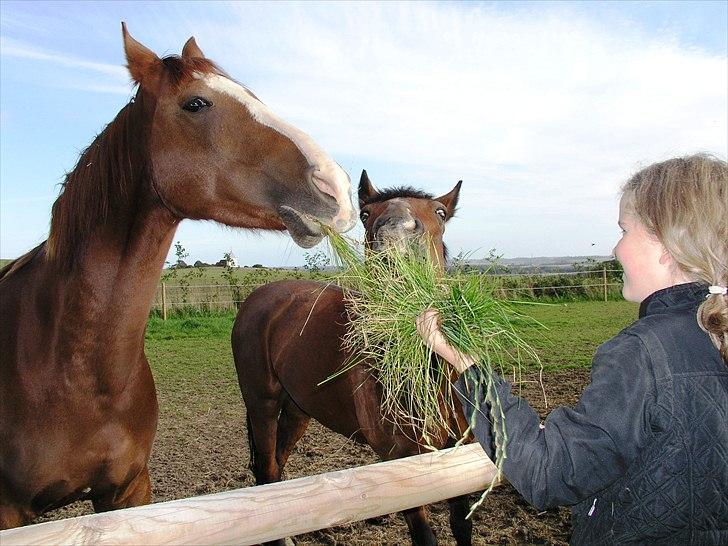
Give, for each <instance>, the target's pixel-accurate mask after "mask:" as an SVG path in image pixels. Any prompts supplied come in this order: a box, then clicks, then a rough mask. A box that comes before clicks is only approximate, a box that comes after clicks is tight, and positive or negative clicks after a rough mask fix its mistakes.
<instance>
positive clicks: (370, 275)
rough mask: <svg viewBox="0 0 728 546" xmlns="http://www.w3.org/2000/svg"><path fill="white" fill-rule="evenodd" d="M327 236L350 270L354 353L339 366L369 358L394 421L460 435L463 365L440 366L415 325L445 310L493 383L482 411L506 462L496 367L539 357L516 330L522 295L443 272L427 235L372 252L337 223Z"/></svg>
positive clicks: (426, 433)
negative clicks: (500, 294) (459, 373)
mask: <svg viewBox="0 0 728 546" xmlns="http://www.w3.org/2000/svg"><path fill="white" fill-rule="evenodd" d="M328 236H329V243H330V245H331V247H332V250H333V252H334V255H335V257H336V258H337V260H338V262H339V263H340V265H341V266H342V269H343V271H342V272H341V273H340V274H339V275H337V277H336V283H337V284H339V285H340V286H341V287H342V288H343V289H344V293H345V300H346V304H347V307H348V310H349V316H350V319H351V324H350V328H349V330H348V333H347V335H346V337H345V339H344V344H345V347H346V348H347V349H348V350H349V351H350V352H351V354H352V355H353V356H352V358H351V359H350V360H349V361H348V362H347V363H346V365H345V367H344V368H343V369H342V370H340V372H339V373H345V372H346V371H347V370H349V369H350V368H351V367H353V366H355V365H357V364H359V363H365V365H367V366H370V367H371V368H372V370H373V372H374V375H375V377H376V378H377V380H378V381H379V382H380V383H381V386H382V395H383V398H382V410H383V414H384V415H386V416H388V417H389V418H391V419H392V421H393V422H394V423H395V424H397V425H399V426H402V427H407V428H408V430H411V427H415V428H416V429H418V430H419V432H420V433H421V435H422V437H423V438H424V440H425V442H428V443H429V441H430V439H431V438H433V437H440V436H441V434H442V431H443V430H444V431H446V432H447V433H448V434H449V435H451V436H454V437H457V436H456V434H457V433H456V432H455V431H454V430H452V427H451V425H450V423H451V422H452V421H450V419H449V415H450V412H451V411H453V397H455V396H456V394H455V393H454V385H453V384H452V381H453V380H454V378H455V376H454V373H453V371H452V370H451V368H450V366H448V365H444V364H442V363H436V364H435V365H433V361H432V351H431V349H430V347H428V346H427V345H426V344H425V343H424V342H423V341H422V338H421V337H420V336H419V334H418V333H417V327H416V318H417V316H418V315H420V313H422V312H423V311H424V310H425V309H428V308H434V309H436V310H438V311H439V312H440V317H441V324H440V328H441V330H442V332H443V334H444V335H445V337H446V339H447V340H448V342H449V343H450V344H451V345H452V346H453V347H455V348H456V349H458V350H459V351H461V352H462V353H464V354H467V355H471V356H472V357H474V359H475V361H476V364H475V365H476V366H478V367H479V368H480V370H481V372H482V373H481V374H479V375H480V377H481V378H482V381H483V383H484V384H483V385H479V386H475V388H479V387H482V388H483V390H484V392H485V395H486V396H485V402H486V406H487V407H482V408H476V412H478V411H481V412H489V413H490V415H489V416H490V419H491V421H492V423H493V430H494V438H495V444H496V461H495V463H496V466H497V468H498V469H499V470H500V469H501V468H502V465H503V460H504V459H505V457H506V450H505V447H506V440H507V430H506V427H505V421H504V417H503V413H502V409H501V404H500V401H499V400H498V394H497V392H496V390H495V387H494V384H493V381H492V377H493V374H494V373H500V374H508V375H511V374H514V375H515V376H516V378H518V377H519V376H520V371H521V364H522V363H523V362H524V361H525V360H526V359H528V360H535V361H538V357H537V355H536V354H535V352H534V351H533V349H532V348H531V347H530V346H529V345H528V344H527V343H526V342H525V341H524V340H523V339H522V338H521V337H520V335H519V334H518V332H517V331H516V328H515V326H516V325H517V324H522V323H523V322H524V321H526V322H528V320H529V319H528V317H526V316H525V315H524V314H522V313H520V312H519V311H518V310H517V309H516V307H517V303H518V302H509V301H504V300H502V299H498V298H496V297H495V295H494V290H495V286H494V285H493V284H491V283H489V282H488V277H486V276H484V275H462V274H457V273H455V274H447V275H446V274H444V273H443V271H442V268H439V267H436V265H435V264H434V263H433V262H432V260H431V258H430V257H429V253H427V252H424V251H423V250H422V249H423V248H429V244H422V243H423V241H413V242H412V243H411V244H407V245H404V246H396V245H392V246H390V247H389V248H387V249H385V250H383V251H380V252H376V253H375V252H372V253H369V254H368V255H367V256H366V260H364V259H363V258H362V255H361V253H359V252H358V251H357V250H355V248H354V246H352V244H350V243H349V242H348V241H347V240H346V239H344V238H343V237H342V236H341V235H338V234H336V233H334V232H331V231H329V232H328ZM533 322H535V321H533ZM337 375H338V374H337ZM474 415H475V414H474ZM486 415H487V414H486ZM466 435H467V431H466V432H465V433H464V434H463V435H462V438H461V440H463V439H464V438H465V436H466ZM494 483H495V481H494ZM491 487H492V485H491Z"/></svg>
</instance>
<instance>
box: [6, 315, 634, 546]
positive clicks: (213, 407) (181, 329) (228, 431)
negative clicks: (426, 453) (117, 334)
mask: <svg viewBox="0 0 728 546" xmlns="http://www.w3.org/2000/svg"><path fill="white" fill-rule="evenodd" d="M531 311H532V314H534V315H535V316H536V317H537V318H538V319H539V320H540V321H542V322H544V324H546V325H547V326H549V330H548V331H547V332H546V333H545V336H546V337H545V338H544V339H542V340H540V341H539V340H537V341H539V347H540V349H539V352H540V354H541V355H542V358H543V359H544V362H545V364H546V365H547V369H546V370H545V372H544V374H543V381H544V388H545V390H546V394H547V396H548V402H549V408H546V407H545V406H544V398H543V394H542V392H541V388H540V387H539V385H538V383H537V381H538V379H539V374H538V372H537V371H531V372H528V373H527V374H525V375H524V377H523V383H522V385H521V388H522V391H521V392H522V395H523V396H525V397H526V398H527V399H528V400H529V402H530V403H531V404H532V405H533V406H534V407H535V408H536V409H537V410H538V411H539V412H540V413H541V414H542V415H545V414H546V413H547V412H548V411H549V409H551V408H553V407H554V406H556V405H564V404H565V405H569V404H573V403H574V402H575V401H576V400H577V399H578V396H579V395H580V393H581V391H582V390H583V388H584V386H585V385H586V383H587V381H588V374H589V370H588V362H589V361H590V359H591V355H592V354H593V350H594V348H595V347H596V346H597V345H598V344H599V343H600V342H601V341H603V340H604V339H606V338H607V337H608V336H609V335H613V334H612V332H613V331H618V330H619V329H620V328H621V327H622V326H623V325H624V324H626V323H628V322H629V321H631V320H632V317H634V315H635V313H636V307H635V306H634V305H632V304H628V303H625V302H609V303H604V302H578V303H573V304H572V303H569V304H568V305H563V304H560V305H557V306H551V307H544V306H538V307H535V308H532V309H531ZM231 324H232V317H227V318H225V317H222V318H219V319H218V318H215V317H185V318H174V319H171V320H167V321H162V320H161V319H153V320H152V321H151V323H150V325H149V327H148V331H147V340H146V351H147V355H148V357H149V360H150V364H151V367H152V371H153V373H154V377H155V381H156V383H157V393H158V398H159V404H160V421H159V428H158V431H157V437H156V439H155V442H154V449H153V451H152V457H151V460H150V474H151V478H152V490H153V501H154V502H155V503H156V504H154V505H152V506H161V505H163V504H165V503H167V502H169V501H178V500H182V499H186V498H191V497H199V496H200V495H205V497H202V498H207V496H209V495H210V494H225V493H227V492H231V491H236V490H239V489H243V490H247V491H249V492H251V493H252V492H254V491H257V489H256V488H253V487H252V485H253V483H254V480H253V477H252V474H251V473H250V471H249V470H248V468H247V464H248V446H247V437H246V432H245V408H244V405H243V403H242V401H241V399H240V392H239V389H238V387H237V381H236V378H235V372H234V367H233V363H232V356H231V355H230V352H229V335H230V327H231ZM562 365H569V366H572V368H570V369H558V367H560V366H562ZM375 462H377V457H376V455H375V454H374V453H373V451H372V450H371V449H370V448H369V447H367V446H361V445H358V444H356V443H354V442H352V441H350V440H348V439H346V438H344V437H343V436H340V435H338V434H335V433H332V432H330V431H327V430H326V429H324V428H323V427H321V426H319V425H318V424H317V423H312V425H311V427H310V428H309V431H308V432H307V434H306V435H305V436H304V438H303V439H302V440H301V442H300V443H299V444H298V446H297V448H296V451H295V452H294V453H293V455H292V456H291V459H290V461H289V464H288V465H287V467H286V471H287V475H286V479H287V480H288V481H292V480H293V479H297V478H304V477H307V476H311V475H314V474H327V473H330V472H337V471H343V470H346V469H353V468H355V467H366V466H367V465H370V464H372V463H375ZM283 483H286V482H283ZM444 496H445V495H443V497H444ZM441 498H442V497H441ZM473 499H475V496H474V495H473ZM308 501H311V502H312V500H311V499H307V502H308ZM92 511H93V510H92V507H91V503H90V502H88V501H85V502H77V503H74V504H73V505H70V506H68V507H65V508H62V509H58V510H54V511H52V512H50V513H48V514H47V515H46V516H44V517H43V518H39V519H36V520H35V522H34V523H36V524H37V523H39V522H48V521H50V522H52V523H54V524H56V523H59V522H61V521H62V520H67V518H75V517H77V516H83V515H88V514H91V513H92ZM380 513H386V510H383V511H381V512H380ZM110 515H111V513H106V514H103V516H104V517H108V516H110ZM365 517H366V518H367V519H365V520H363V521H359V522H356V523H347V522H343V520H341V522H339V521H335V522H333V523H330V524H329V523H322V524H321V526H322V527H324V526H328V527H326V528H321V529H320V530H318V531H312V532H305V533H304V534H302V535H301V534H298V535H295V537H294V541H295V542H296V544H297V545H299V546H314V545H316V546H318V545H335V544H347V545H352V546H369V545H371V544H386V545H395V544H402V543H403V542H404V543H406V540H405V539H404V538H403V537H407V536H408V532H407V527H406V525H405V522H404V519H403V518H402V517H401V516H400V515H399V514H392V515H387V516H375V517H369V516H365ZM473 518H474V520H473V523H474V530H475V531H474V537H473V543H474V544H475V545H476V546H485V545H488V544H522V543H540V544H555V545H564V544H566V543H567V542H568V538H569V534H570V523H569V514H568V510H567V509H564V508H561V509H557V510H548V511H545V512H540V511H538V510H536V509H534V508H532V507H531V506H529V505H528V504H527V503H526V502H525V501H524V500H523V499H522V498H521V497H520V496H519V495H518V493H517V492H516V491H515V490H514V489H513V488H512V487H511V486H510V485H509V484H507V483H506V484H503V485H502V486H500V487H497V488H496V489H494V491H493V492H492V493H491V494H490V497H489V498H488V499H487V500H486V502H485V504H484V505H483V507H481V509H479V510H478V511H477V512H476V513H475V514H474V516H473ZM430 519H431V521H432V523H433V529H434V530H435V532H436V534H437V537H438V540H439V543H440V544H441V545H446V546H447V545H452V544H454V540H453V539H452V536H451V535H450V532H449V525H448V510H447V505H446V503H445V502H435V503H434V504H431V505H430ZM71 521H74V520H71ZM289 536H290V535H289ZM0 542H2V543H3V544H5V539H4V537H3V538H2V539H0ZM56 542H58V541H56ZM218 542H219V541H218ZM127 543H128V542H127Z"/></svg>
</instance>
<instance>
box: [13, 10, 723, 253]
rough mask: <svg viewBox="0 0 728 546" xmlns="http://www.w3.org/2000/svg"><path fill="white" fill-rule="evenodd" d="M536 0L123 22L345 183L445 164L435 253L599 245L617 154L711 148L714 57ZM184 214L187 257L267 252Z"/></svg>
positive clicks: (620, 163)
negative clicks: (194, 63)
mask: <svg viewBox="0 0 728 546" xmlns="http://www.w3.org/2000/svg"><path fill="white" fill-rule="evenodd" d="M550 6H551V7H542V6H541V5H540V4H534V5H532V7H531V8H529V9H519V10H516V9H512V8H510V6H509V5H508V4H507V3H506V4H503V5H500V4H494V5H482V4H468V3H432V2H428V3H389V2H385V3H371V2H366V3H364V2H360V3H344V2H337V3H331V2H328V3H324V4H321V3H308V2H306V3H288V2H286V3H249V2H244V3H237V2H232V3H228V4H220V3H215V4H210V5H209V7H207V8H206V10H205V11H204V12H202V15H201V12H200V4H186V3H180V4H162V5H161V7H158V8H155V9H156V10H164V13H161V12H158V11H157V12H155V15H154V17H153V18H152V19H150V20H148V21H144V20H142V19H141V18H140V19H139V20H138V21H134V27H133V28H134V29H135V37H136V38H137V39H139V40H141V41H142V42H143V43H148V41H147V38H151V39H150V40H149V41H150V42H151V41H154V42H159V40H160V39H161V38H160V33H161V35H162V36H164V37H165V44H166V45H165V47H167V48H168V50H174V51H177V50H178V48H179V46H180V45H181V43H183V41H184V39H186V37H187V36H189V35H191V34H194V35H195V37H196V39H197V41H198V43H199V44H200V46H201V47H202V49H203V51H205V52H206V53H207V54H208V55H209V56H210V57H211V58H213V59H214V60H216V61H218V62H219V64H220V65H221V66H222V67H223V68H225V69H226V70H227V71H228V72H229V73H230V74H232V75H233V76H234V77H236V78H237V79H239V80H240V81H242V82H244V83H245V84H246V85H248V86H249V87H250V88H251V89H252V90H253V91H254V92H255V93H256V94H257V95H258V96H260V97H261V99H262V100H263V101H265V102H266V103H267V104H268V105H269V106H271V108H272V109H273V110H274V111H276V113H278V114H279V115H281V117H284V118H285V119H287V120H288V121H290V122H292V123H294V124H295V125H297V126H299V127H300V128H301V129H303V130H305V131H306V132H308V133H309V134H311V135H312V136H313V137H314V138H315V139H316V140H317V141H319V142H320V143H321V144H322V145H323V146H324V147H325V148H327V149H328V150H329V151H331V152H332V154H333V155H334V156H335V157H336V158H340V159H339V160H340V162H342V164H343V165H344V166H345V167H346V168H348V169H349V170H350V171H351V175H352V179H354V180H357V179H358V173H359V170H360V169H361V168H362V167H366V168H368V169H369V172H370V175H371V176H372V178H373V180H374V181H375V183H377V184H378V185H380V186H385V185H388V184H392V183H402V182H406V183H409V184H413V185H416V186H419V187H423V188H424V189H427V190H430V191H433V192H435V193H444V192H445V191H447V190H449V189H450V188H451V187H452V185H453V184H454V183H455V182H456V181H457V180H458V179H463V180H464V185H463V193H462V207H461V211H460V217H459V218H458V219H456V220H454V221H453V222H456V223H454V224H453V226H452V227H451V228H450V229H449V231H448V240H449V241H450V247H451V250H452V251H453V254H457V253H458V251H459V250H461V249H462V250H465V251H468V250H472V249H476V248H481V249H489V248H491V247H492V246H496V247H497V248H498V250H499V251H500V252H504V253H505V254H506V255H507V256H513V255H519V254H521V255H522V254H526V255H530V254H544V255H549V254H552V255H553V254H569V253H571V254H580V253H585V252H594V253H598V254H603V253H608V252H609V251H610V250H611V247H612V244H613V239H614V237H615V236H616V228H614V227H613V223H614V222H613V221H614V215H615V214H616V201H617V192H618V188H619V186H620V185H621V183H622V182H623V181H624V180H625V179H626V178H627V177H628V176H629V174H630V173H631V172H632V171H633V170H634V169H635V168H637V167H639V166H641V165H645V164H648V163H651V162H653V161H656V160H660V159H665V158H667V157H670V156H674V155H680V154H687V153H693V152H696V151H709V152H713V153H717V154H719V155H721V156H725V154H726V152H727V151H728V142H727V137H726V135H727V134H728V127H727V126H726V125H727V123H728V122H727V120H728V90H727V86H726V81H727V80H728V61H726V57H725V55H717V54H714V53H709V52H706V51H703V50H701V49H699V48H696V47H694V46H690V47H687V46H684V45H683V44H681V43H680V41H679V39H678V37H677V36H678V33H676V32H674V29H673V30H667V31H663V32H661V31H649V32H648V31H647V30H645V29H643V28H642V27H641V26H640V24H639V21H632V20H629V19H626V18H625V19H624V20H617V19H615V18H614V17H612V18H609V19H599V18H597V17H594V16H590V15H589V11H588V10H584V11H582V12H576V11H572V10H570V9H569V7H568V4H566V5H564V4H561V5H557V6H556V7H554V6H553V5H550ZM154 28H157V29H158V32H157V31H154V32H155V34H154V35H153V36H152V37H150V36H149V34H145V33H149V32H151V29H154ZM167 38H168V40H169V42H168V43H167ZM108 39H109V40H110V39H112V37H109V38H108ZM113 39H114V40H116V39H118V38H117V37H113ZM160 53H161V52H160ZM2 55H3V57H5V56H15V57H18V58H26V59H29V60H34V61H37V62H52V63H56V64H60V65H63V66H73V67H76V68H80V69H84V70H87V71H88V73H89V75H90V76H92V75H96V76H103V78H96V77H89V78H88V84H89V85H96V86H101V85H107V86H110V88H111V89H116V87H115V85H117V84H118V86H119V87H118V89H121V87H122V84H126V82H127V81H128V76H127V74H126V72H125V70H124V68H123V67H121V66H115V65H109V64H104V63H98V62H94V61H91V60H88V59H85V58H79V57H76V56H71V55H65V54H62V53H58V52H55V51H51V50H45V49H40V48H35V47H33V46H29V45H27V44H24V43H22V42H17V41H12V40H9V39H3V41H2ZM81 85H86V81H83V82H81ZM128 90H129V88H128V85H127V86H126V87H125V88H124V92H125V93H128ZM371 165H375V166H376V168H375V169H372V168H371V167H370V166H371ZM188 225H189V228H188V227H187V226H188ZM195 229H197V228H194V227H193V224H187V223H186V224H185V228H184V229H183V230H182V231H181V233H182V235H184V236H187V237H189V238H190V240H191V241H195V240H199V248H195V247H194V246H193V245H194V244H195V243H193V244H190V245H186V246H188V249H189V250H190V251H191V254H194V253H195V252H198V253H199V254H196V255H202V254H204V253H206V252H207V253H209V254H208V257H207V258H208V259H211V258H212V257H214V256H221V255H222V252H224V251H227V250H228V249H229V248H233V250H234V251H235V253H236V254H237V255H238V257H239V258H241V259H242V257H244V256H247V255H251V256H252V257H251V258H250V260H251V262H252V261H259V262H263V263H268V264H270V263H276V262H277V261H278V260H279V259H280V254H274V253H275V252H279V251H280V244H283V243H280V242H279V241H282V239H280V238H279V237H277V236H270V238H269V236H261V237H257V236H256V237H255V238H252V239H249V238H245V239H244V241H243V243H244V244H245V245H247V246H248V247H249V248H250V252H249V253H246V252H243V251H241V250H238V248H237V246H238V245H242V244H243V243H241V242H240V236H239V235H237V234H235V235H233V234H232V233H228V232H222V233H220V232H219V231H215V232H214V233H215V235H212V236H211V235H209V234H210V231H209V230H210V229H211V228H207V227H206V228H202V227H200V228H199V229H200V230H201V231H200V233H202V232H204V233H206V234H207V235H204V236H200V237H196V236H195V233H196V232H195ZM215 229H217V228H215ZM216 240H217V241H219V243H218V244H219V248H217V247H214V248H212V247H210V246H209V245H214V244H215V243H214V241H216ZM271 241H272V242H271ZM587 241H588V242H587ZM183 242H184V241H183ZM593 242H597V243H598V244H597V246H596V247H591V243H593ZM285 244H288V243H285ZM206 245H207V246H206ZM585 245H586V246H585ZM208 249H209V250H208ZM287 249H288V247H286V252H288V250H287ZM302 252H303V251H299V250H298V249H293V250H290V252H289V253H290V256H291V258H290V259H291V260H292V261H293V262H294V263H295V261H296V259H297V258H298V257H300V256H301V255H302ZM210 255H213V256H210ZM202 259H206V257H204V256H203V258H202Z"/></svg>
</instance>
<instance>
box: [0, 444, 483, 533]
mask: <svg viewBox="0 0 728 546" xmlns="http://www.w3.org/2000/svg"><path fill="white" fill-rule="evenodd" d="M496 473H497V472H496V469H495V466H494V465H493V463H492V462H491V461H490V459H488V457H487V456H486V455H485V453H484V452H483V450H482V449H481V447H480V445H478V444H470V445H466V446H460V447H457V448H453V449H447V450H443V451H438V452H434V453H427V454H424V455H416V456H414V457H407V458H404V459H397V460H394V461H387V462H384V463H378V464H373V465H368V466H362V467H357V468H351V469H348V470H339V471H336V472H329V473H326V474H319V475H317V476H309V477H306V478H298V479H295V480H288V481H284V482H279V483H275V484H270V485H263V486H259V487H248V488H245V489H236V490H234V491H227V492H224V493H216V494H213V495H205V496H201V497H192V498H189V499H180V500H175V501H169V502H160V503H157V504H150V505H148V506H139V507H136V508H127V509H125V510H117V511H115V512H106V513H102V514H92V515H89V516H80V517H76V518H69V519H65V520H59V521H50V522H47V523H40V524H37V525H29V526H26V527H20V528H17V529H10V530H7V531H0V544H2V546H12V545H20V544H23V545H34V544H94V545H96V544H99V545H102V544H145V545H154V544H199V545H203V544H257V543H260V542H265V541H268V540H274V539H278V538H282V537H286V536H294V535H298V534H301V533H307V532H310V531H315V530H317V529H323V528H328V527H333V526H335V525H344V524H348V523H352V522H355V521H360V520H363V519H367V518H371V517H375V516H379V515H383V514H391V513H392V512H398V511H400V510H405V509H407V508H413V507H415V506H420V505H424V504H430V503H432V502H437V501H440V500H444V499H448V498H450V497H455V496H458V495H464V494H466V493H472V492H474V491H481V490H483V489H485V488H486V487H487V486H488V485H489V484H490V483H491V480H492V479H493V478H494V477H495V475H496Z"/></svg>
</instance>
